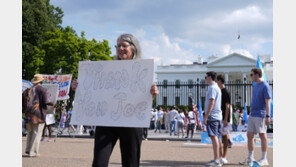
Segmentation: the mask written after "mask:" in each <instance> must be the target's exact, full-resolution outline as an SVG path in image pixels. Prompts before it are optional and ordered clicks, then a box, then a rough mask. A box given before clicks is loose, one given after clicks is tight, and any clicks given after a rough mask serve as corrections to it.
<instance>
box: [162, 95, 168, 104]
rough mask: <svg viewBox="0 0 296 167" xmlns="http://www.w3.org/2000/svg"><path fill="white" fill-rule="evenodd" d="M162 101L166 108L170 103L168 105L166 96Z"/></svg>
mask: <svg viewBox="0 0 296 167" xmlns="http://www.w3.org/2000/svg"><path fill="white" fill-rule="evenodd" d="M162 100H163V103H162V104H163V105H165V106H166V105H167V104H168V103H167V97H166V96H164V97H163V99H162Z"/></svg>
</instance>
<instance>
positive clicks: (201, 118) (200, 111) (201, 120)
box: [198, 99, 203, 125]
mask: <svg viewBox="0 0 296 167" xmlns="http://www.w3.org/2000/svg"><path fill="white" fill-rule="evenodd" d="M198 112H199V116H200V122H201V124H202V125H203V115H202V106H201V100H200V99H199V105H198Z"/></svg>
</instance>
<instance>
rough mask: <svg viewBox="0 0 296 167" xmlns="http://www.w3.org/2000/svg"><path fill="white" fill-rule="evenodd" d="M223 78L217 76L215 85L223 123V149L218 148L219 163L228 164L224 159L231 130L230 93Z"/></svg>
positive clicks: (221, 75) (222, 76)
mask: <svg viewBox="0 0 296 167" xmlns="http://www.w3.org/2000/svg"><path fill="white" fill-rule="evenodd" d="M224 83H225V77H224V75H223V74H220V75H218V76H217V84H218V86H219V88H220V89H221V93H222V102H221V110H222V120H223V123H222V124H221V129H220V131H221V134H222V143H223V147H220V148H221V149H220V154H221V155H222V157H221V163H222V164H226V163H228V161H227V159H226V155H227V149H228V144H229V139H230V136H229V129H230V128H231V125H230V123H229V122H230V116H231V115H230V99H231V97H230V92H229V91H228V90H227V89H226V87H225V85H224Z"/></svg>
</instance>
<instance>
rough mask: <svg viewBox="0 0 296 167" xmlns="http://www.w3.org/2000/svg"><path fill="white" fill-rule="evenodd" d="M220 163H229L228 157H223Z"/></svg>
mask: <svg viewBox="0 0 296 167" xmlns="http://www.w3.org/2000/svg"><path fill="white" fill-rule="evenodd" d="M220 163H221V164H227V163H228V161H227V159H226V158H221V160H220Z"/></svg>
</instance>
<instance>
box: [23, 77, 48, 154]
mask: <svg viewBox="0 0 296 167" xmlns="http://www.w3.org/2000/svg"><path fill="white" fill-rule="evenodd" d="M43 80H44V78H43V76H42V75H41V74H35V75H34V78H33V79H32V80H31V82H32V83H33V84H34V85H33V86H32V87H31V88H28V89H26V90H25V91H24V92H23V94H22V108H23V112H24V113H25V115H26V118H25V122H26V128H27V133H28V134H27V143H26V149H25V153H26V154H28V155H29V157H36V156H40V154H39V144H40V139H41V135H42V130H43V128H44V124H45V117H46V109H47V105H51V106H53V103H52V102H49V99H48V92H47V91H46V89H45V88H43V87H42V86H41V85H42V83H43Z"/></svg>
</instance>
